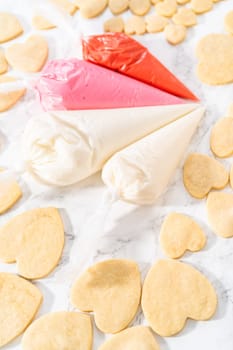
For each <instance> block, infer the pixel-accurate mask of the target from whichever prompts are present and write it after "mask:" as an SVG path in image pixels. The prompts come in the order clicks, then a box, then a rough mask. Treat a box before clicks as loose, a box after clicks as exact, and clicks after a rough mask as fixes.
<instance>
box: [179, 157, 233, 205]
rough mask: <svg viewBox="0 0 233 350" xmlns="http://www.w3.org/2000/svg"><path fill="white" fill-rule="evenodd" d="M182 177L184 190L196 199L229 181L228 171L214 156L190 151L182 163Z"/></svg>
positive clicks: (220, 187)
mask: <svg viewBox="0 0 233 350" xmlns="http://www.w3.org/2000/svg"><path fill="white" fill-rule="evenodd" d="M183 179H184V185H185V188H186V190H187V191H188V192H189V194H190V195H191V196H193V197H194V198H197V199H201V198H205V197H206V196H207V194H208V193H209V192H210V191H211V190H212V189H215V190H220V189H223V188H224V187H225V186H226V185H227V184H228V181H229V173H228V171H227V170H226V169H225V167H224V166H223V165H222V164H221V163H219V162H218V161H217V160H215V159H214V158H211V157H209V156H207V155H205V154H200V153H192V154H190V155H189V156H188V157H187V159H186V161H185V164H184V170H183Z"/></svg>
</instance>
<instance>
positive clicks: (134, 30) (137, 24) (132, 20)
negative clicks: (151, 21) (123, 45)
mask: <svg viewBox="0 0 233 350" xmlns="http://www.w3.org/2000/svg"><path fill="white" fill-rule="evenodd" d="M145 32H146V23H145V21H144V18H143V17H141V16H131V17H129V18H128V19H127V21H126V22H125V33H126V34H128V35H132V34H136V35H142V34H144V33H145Z"/></svg>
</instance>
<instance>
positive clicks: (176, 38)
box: [164, 23, 187, 45]
mask: <svg viewBox="0 0 233 350" xmlns="http://www.w3.org/2000/svg"><path fill="white" fill-rule="evenodd" d="M164 34H165V37H166V39H167V41H168V42H169V43H170V44H172V45H177V44H180V43H182V41H184V39H185V38H186V35H187V29H186V27H185V26H183V25H181V24H173V23H169V24H168V25H167V26H166V27H165V30H164Z"/></svg>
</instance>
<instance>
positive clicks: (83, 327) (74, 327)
mask: <svg viewBox="0 0 233 350" xmlns="http://www.w3.org/2000/svg"><path fill="white" fill-rule="evenodd" d="M92 333H93V331H92V324H91V318H90V316H88V315H84V314H81V313H78V312H68V311H61V312H53V313H49V314H47V315H44V316H42V317H40V318H39V319H37V320H36V321H34V322H33V323H32V324H31V325H30V327H28V329H27V330H26V332H25V333H24V336H23V340H22V349H23V350H42V349H43V350H60V349H67V350H68V349H69V350H79V349H80V350H91V349H92V341H93V334H92Z"/></svg>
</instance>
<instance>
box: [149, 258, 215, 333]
mask: <svg viewBox="0 0 233 350" xmlns="http://www.w3.org/2000/svg"><path fill="white" fill-rule="evenodd" d="M216 307H217V296H216V293H215V290H214V288H213V287H212V285H211V284H210V282H209V281H208V280H207V278H206V277H205V276H204V275H202V274H201V273H200V272H199V271H198V270H196V269H194V268H193V267H191V266H190V265H187V264H184V263H181V262H178V261H174V260H159V261H158V262H157V263H156V264H155V265H154V266H153V267H152V268H151V269H150V271H149V273H148V275H147V276H146V279H145V282H144V286H143V291H142V309H143V312H144V315H145V317H146V319H147V321H148V322H149V324H150V326H151V327H152V329H153V330H154V331H155V332H156V333H157V334H159V335H161V336H162V337H169V336H172V335H175V334H177V333H179V332H180V331H181V330H182V329H183V328H184V326H185V323H186V320H187V319H188V318H191V319H193V320H196V321H201V320H202V321H204V320H208V319H210V318H211V317H212V316H213V315H214V313H215V311H216Z"/></svg>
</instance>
